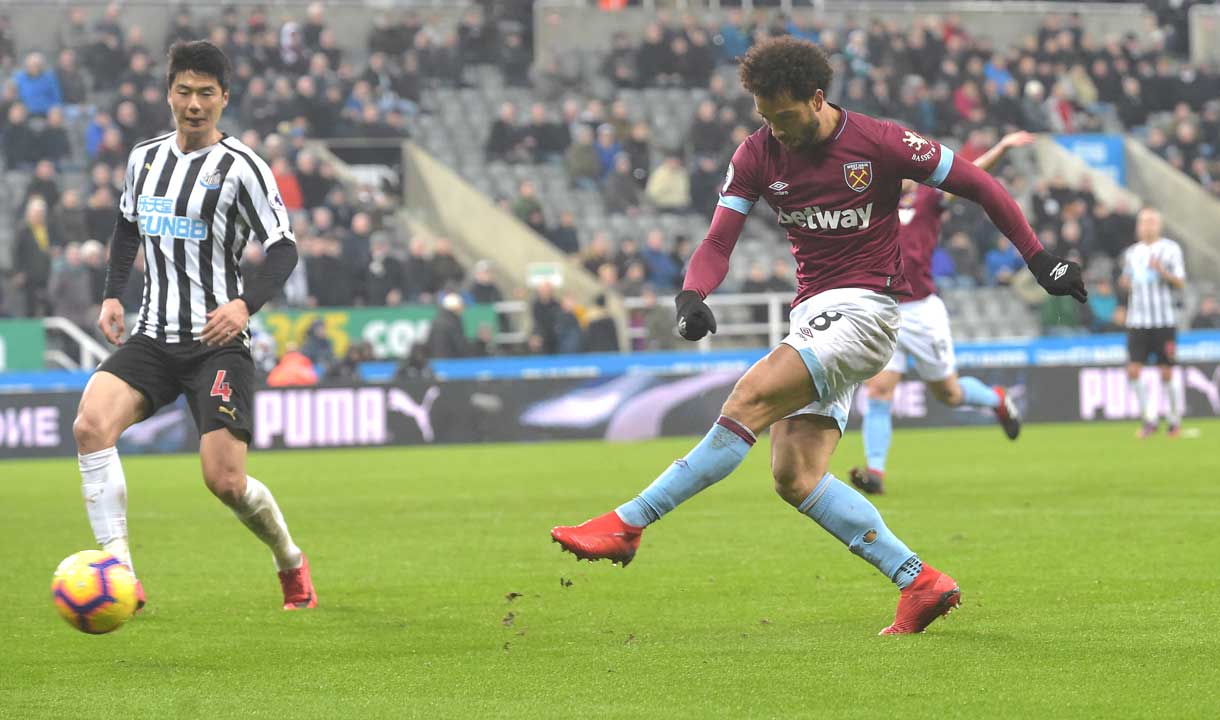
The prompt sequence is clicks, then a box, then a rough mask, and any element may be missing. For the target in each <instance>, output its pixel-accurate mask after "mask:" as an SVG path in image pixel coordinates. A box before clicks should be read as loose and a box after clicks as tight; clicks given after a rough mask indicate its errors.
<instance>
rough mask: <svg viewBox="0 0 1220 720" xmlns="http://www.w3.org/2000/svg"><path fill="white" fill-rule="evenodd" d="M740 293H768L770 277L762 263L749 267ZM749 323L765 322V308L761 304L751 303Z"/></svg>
mask: <svg viewBox="0 0 1220 720" xmlns="http://www.w3.org/2000/svg"><path fill="white" fill-rule="evenodd" d="M741 291H742V292H743V293H765V292H770V291H771V277H770V276H769V275H768V273H767V266H766V265H763V264H762V263H754V264H753V265H751V266H750V271H749V273H748V274H747V275H746V279H745V280H744V281H742V283H741ZM750 321H751V322H755V323H765V322H767V306H766V305H765V304H763V303H752V304H751V306H750Z"/></svg>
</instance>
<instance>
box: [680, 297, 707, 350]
mask: <svg viewBox="0 0 1220 720" xmlns="http://www.w3.org/2000/svg"><path fill="white" fill-rule="evenodd" d="M674 305H677V306H678V334H679V335H681V336H682V337H684V338H686V339H687V340H690V341H691V342H694V341H695V340H702V339H703V336H704V335H707V334H708V333H709V332H710V333H712V334H713V335H715V334H716V316H715V315H713V314H712V309H711V308H710V307H708V306H707V303H705V302H703V298H701V297H699V293H697V292H695V291H694V290H683V291H682V292H680V293H678V297H676V298H674Z"/></svg>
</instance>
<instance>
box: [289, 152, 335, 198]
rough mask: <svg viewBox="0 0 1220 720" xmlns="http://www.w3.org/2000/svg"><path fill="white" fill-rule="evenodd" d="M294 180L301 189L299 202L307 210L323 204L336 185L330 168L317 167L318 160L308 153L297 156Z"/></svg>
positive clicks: (325, 166) (324, 166) (326, 166)
mask: <svg viewBox="0 0 1220 720" xmlns="http://www.w3.org/2000/svg"><path fill="white" fill-rule="evenodd" d="M296 178H297V184H298V185H299V186H300V188H301V201H302V203H303V204H304V207H305V209H307V210H311V209H313V208H316V207H320V206H321V205H322V204H323V203H325V202H326V195H327V193H329V192H330V191H331V189H332V188H334V187H335V184H336V182H335V178H334V170H333V169H331V166H330V165H319V163H318V158H317V157H316V156H315V155H314V154H313V153H309V152H303V153H300V154H299V155H297V167H296Z"/></svg>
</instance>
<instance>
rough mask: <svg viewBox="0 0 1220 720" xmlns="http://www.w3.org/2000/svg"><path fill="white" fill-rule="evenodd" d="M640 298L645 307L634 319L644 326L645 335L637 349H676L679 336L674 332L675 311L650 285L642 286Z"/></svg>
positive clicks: (635, 322) (636, 346)
mask: <svg viewBox="0 0 1220 720" xmlns="http://www.w3.org/2000/svg"><path fill="white" fill-rule="evenodd" d="M639 298H640V300H641V301H642V302H643V305H644V306H643V308H642V309H641V310H639V311H638V314H637V316H636V317H635V319H634V320H633V323H632V324H634V325H637V326H643V328H644V333H645V337H644V339H643V340H641V341H637V343H636V345H635V348H634V349H636V350H675V349H677V347H678V337H677V335H676V334H675V333H674V319H673V313H672V312H670V311H669V308H667V307H665V306H663V305H661V303H660V302H659V301H658V300H657V292H656V290H655V289H653V288H652V287H651V286H649V285H644V286H643V287H641V288H640V292H639Z"/></svg>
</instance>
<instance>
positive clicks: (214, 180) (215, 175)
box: [199, 170, 220, 190]
mask: <svg viewBox="0 0 1220 720" xmlns="http://www.w3.org/2000/svg"><path fill="white" fill-rule="evenodd" d="M199 184H200V185H202V186H203V187H205V188H207V189H208V190H215V189H216V188H218V187H220V170H213V171H212V172H210V173H208V174H207V175H204V176H203V177H201V178H199Z"/></svg>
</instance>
